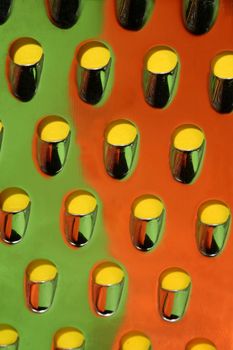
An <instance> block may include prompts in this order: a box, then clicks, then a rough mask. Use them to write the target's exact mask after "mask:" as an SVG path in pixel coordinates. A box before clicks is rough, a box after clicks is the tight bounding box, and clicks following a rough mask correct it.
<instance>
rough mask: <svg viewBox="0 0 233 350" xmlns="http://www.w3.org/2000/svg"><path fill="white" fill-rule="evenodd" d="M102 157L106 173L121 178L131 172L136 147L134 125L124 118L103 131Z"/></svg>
mask: <svg viewBox="0 0 233 350" xmlns="http://www.w3.org/2000/svg"><path fill="white" fill-rule="evenodd" d="M104 140H105V142H104V159H105V168H106V171H107V173H108V174H109V175H110V176H111V177H113V178H115V179H118V180H120V179H123V178H125V177H126V176H127V175H129V173H130V172H131V170H132V168H133V166H134V159H135V155H136V152H137V147H138V131H137V128H136V126H135V125H134V124H133V123H132V122H130V121H128V120H124V119H120V120H116V121H114V122H112V123H110V125H109V126H108V127H107V128H106V130H105V133H104Z"/></svg>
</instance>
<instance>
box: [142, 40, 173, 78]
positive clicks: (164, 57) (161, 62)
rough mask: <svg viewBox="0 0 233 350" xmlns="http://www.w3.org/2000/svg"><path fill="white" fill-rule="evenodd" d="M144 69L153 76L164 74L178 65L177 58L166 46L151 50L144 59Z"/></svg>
mask: <svg viewBox="0 0 233 350" xmlns="http://www.w3.org/2000/svg"><path fill="white" fill-rule="evenodd" d="M145 62H146V68H147V70H148V71H149V72H151V73H154V74H166V73H170V72H172V71H173V69H174V68H175V67H176V65H177V64H178V56H177V54H176V52H175V51H174V50H172V49H171V48H169V47H167V46H159V47H155V48H153V49H151V50H150V51H149V53H148V54H147V55H146V58H145Z"/></svg>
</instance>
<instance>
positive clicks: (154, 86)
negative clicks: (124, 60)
mask: <svg viewBox="0 0 233 350" xmlns="http://www.w3.org/2000/svg"><path fill="white" fill-rule="evenodd" d="M178 74H179V58H178V55H177V53H176V52H175V51H174V50H173V49H171V48H170V47H168V46H158V47H154V48H152V49H151V50H149V52H148V53H147V55H146V56H145V59H144V76H143V86H144V97H145V100H146V102H147V103H148V104H149V105H150V106H152V107H155V108H164V107H167V106H168V105H169V104H170V102H171V101H172V99H173V97H174V95H175V90H176V83H177V82H178Z"/></svg>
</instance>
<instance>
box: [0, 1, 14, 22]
mask: <svg viewBox="0 0 233 350" xmlns="http://www.w3.org/2000/svg"><path fill="white" fill-rule="evenodd" d="M11 6H12V0H0V24H3V23H5V22H6V21H7V19H8V17H9V16H10V12H11Z"/></svg>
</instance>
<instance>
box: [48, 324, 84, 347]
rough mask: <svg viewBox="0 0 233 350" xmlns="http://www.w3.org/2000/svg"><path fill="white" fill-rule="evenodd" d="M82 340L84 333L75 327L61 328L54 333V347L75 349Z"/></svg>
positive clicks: (81, 343) (80, 344)
mask: <svg viewBox="0 0 233 350" xmlns="http://www.w3.org/2000/svg"><path fill="white" fill-rule="evenodd" d="M84 341H85V338H84V335H83V334H82V332H80V331H79V330H77V329H76V328H73V327H67V328H62V329H60V330H59V331H58V332H57V333H56V335H55V348H56V349H64V350H71V349H77V348H79V347H80V346H82V345H83V343H84Z"/></svg>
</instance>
